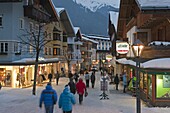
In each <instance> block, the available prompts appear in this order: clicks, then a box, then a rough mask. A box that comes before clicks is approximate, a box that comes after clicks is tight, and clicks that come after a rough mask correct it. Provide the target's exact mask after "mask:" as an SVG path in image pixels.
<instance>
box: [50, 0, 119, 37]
mask: <svg viewBox="0 0 170 113" xmlns="http://www.w3.org/2000/svg"><path fill="white" fill-rule="evenodd" d="M80 1H81V3H80ZM86 1H91V6H90V7H89V4H90V3H89V2H86ZM92 1H93V2H92ZM98 1H101V0H98ZM105 1H107V0H105ZM112 1H113V0H112ZM53 3H54V5H55V6H56V7H63V8H65V9H66V10H67V12H68V14H69V16H70V19H71V21H72V23H73V25H74V26H75V27H80V29H81V32H82V33H83V34H88V35H90V34H93V35H102V36H108V34H107V29H108V17H109V14H108V12H109V11H116V12H118V8H115V7H113V5H107V4H104V3H100V5H99V2H97V3H96V2H94V0H53ZM92 3H93V4H92ZM95 4H96V5H95ZM92 6H93V7H92Z"/></svg>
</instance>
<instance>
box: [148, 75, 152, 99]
mask: <svg viewBox="0 0 170 113" xmlns="http://www.w3.org/2000/svg"><path fill="white" fill-rule="evenodd" d="M148 94H149V96H150V97H152V75H148Z"/></svg>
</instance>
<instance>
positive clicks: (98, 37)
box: [85, 35, 110, 40]
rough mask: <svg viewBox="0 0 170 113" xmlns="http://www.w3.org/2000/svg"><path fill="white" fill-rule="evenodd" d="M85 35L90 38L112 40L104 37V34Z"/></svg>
mask: <svg viewBox="0 0 170 113" xmlns="http://www.w3.org/2000/svg"><path fill="white" fill-rule="evenodd" d="M85 37H87V38H90V39H99V40H110V38H109V37H104V36H94V35H85Z"/></svg>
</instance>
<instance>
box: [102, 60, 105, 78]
mask: <svg viewBox="0 0 170 113" xmlns="http://www.w3.org/2000/svg"><path fill="white" fill-rule="evenodd" d="M102 63H103V67H102V68H103V75H104V70H105V68H104V63H105V60H104V59H103V60H102Z"/></svg>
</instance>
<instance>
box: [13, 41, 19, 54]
mask: <svg viewBox="0 0 170 113" xmlns="http://www.w3.org/2000/svg"><path fill="white" fill-rule="evenodd" d="M19 52H20V43H18V42H16V43H14V53H19Z"/></svg>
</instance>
